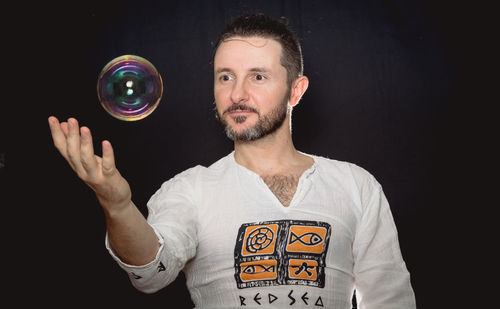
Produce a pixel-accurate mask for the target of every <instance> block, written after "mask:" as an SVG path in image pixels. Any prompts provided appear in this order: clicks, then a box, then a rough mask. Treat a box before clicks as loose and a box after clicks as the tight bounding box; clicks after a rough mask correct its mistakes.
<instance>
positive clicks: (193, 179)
mask: <svg viewBox="0 0 500 309" xmlns="http://www.w3.org/2000/svg"><path fill="white" fill-rule="evenodd" d="M231 155H232V154H229V155H227V156H224V157H222V158H220V159H219V160H217V161H216V162H214V163H213V164H211V165H209V166H208V167H206V166H203V165H196V166H193V167H190V168H188V169H186V170H184V171H182V172H180V173H178V174H177V175H175V176H174V177H172V178H171V179H169V180H167V181H166V182H165V183H164V185H165V184H168V183H171V182H181V183H184V184H189V185H191V186H196V183H198V182H204V183H205V182H207V181H210V180H216V179H218V178H219V177H220V176H221V175H223V174H224V173H225V171H226V170H227V169H228V168H229V167H230V165H231V164H230V163H231Z"/></svg>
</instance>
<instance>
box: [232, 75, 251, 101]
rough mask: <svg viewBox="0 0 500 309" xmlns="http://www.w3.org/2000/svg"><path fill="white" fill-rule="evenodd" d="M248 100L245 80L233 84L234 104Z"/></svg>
mask: <svg viewBox="0 0 500 309" xmlns="http://www.w3.org/2000/svg"><path fill="white" fill-rule="evenodd" d="M247 100H248V89H247V86H246V84H245V81H243V80H240V81H237V82H236V83H234V84H233V89H232V90H231V101H233V103H234V104H238V103H242V102H245V101H247Z"/></svg>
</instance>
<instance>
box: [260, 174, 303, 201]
mask: <svg viewBox="0 0 500 309" xmlns="http://www.w3.org/2000/svg"><path fill="white" fill-rule="evenodd" d="M262 179H263V180H264V182H265V183H266V184H267V186H268V187H269V189H270V190H271V191H272V192H273V193H274V195H275V196H276V197H277V198H278V200H279V201H280V202H281V204H283V206H289V205H290V202H291V201H292V198H293V195H294V194H295V191H296V190H297V185H298V183H299V177H296V176H294V175H272V176H263V177H262Z"/></svg>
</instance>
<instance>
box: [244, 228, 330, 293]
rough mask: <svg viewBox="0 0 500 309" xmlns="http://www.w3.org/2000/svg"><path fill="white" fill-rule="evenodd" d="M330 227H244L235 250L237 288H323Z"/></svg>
mask: <svg viewBox="0 0 500 309" xmlns="http://www.w3.org/2000/svg"><path fill="white" fill-rule="evenodd" d="M330 234H331V226H330V225H329V224H328V223H325V222H318V221H302V220H300V221H299V220H276V221H266V222H255V223H245V224H243V225H242V226H241V227H240V229H239V231H238V236H237V239H236V245H235V249H234V259H235V279H236V284H237V286H238V288H240V289H243V288H249V287H262V286H274V285H308V286H315V287H321V288H322V287H324V284H325V258H326V253H327V250H328V244H329V240H330Z"/></svg>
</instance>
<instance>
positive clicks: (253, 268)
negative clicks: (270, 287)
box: [240, 260, 278, 281]
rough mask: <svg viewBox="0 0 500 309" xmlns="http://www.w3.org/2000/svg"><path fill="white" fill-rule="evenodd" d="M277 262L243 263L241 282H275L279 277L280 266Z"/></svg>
mask: <svg viewBox="0 0 500 309" xmlns="http://www.w3.org/2000/svg"><path fill="white" fill-rule="evenodd" d="M277 264H278V263H277V261H276V260H257V261H251V262H243V263H241V264H240V267H241V276H240V277H241V280H243V281H252V280H273V279H276V278H277V277H278V265H277Z"/></svg>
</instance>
